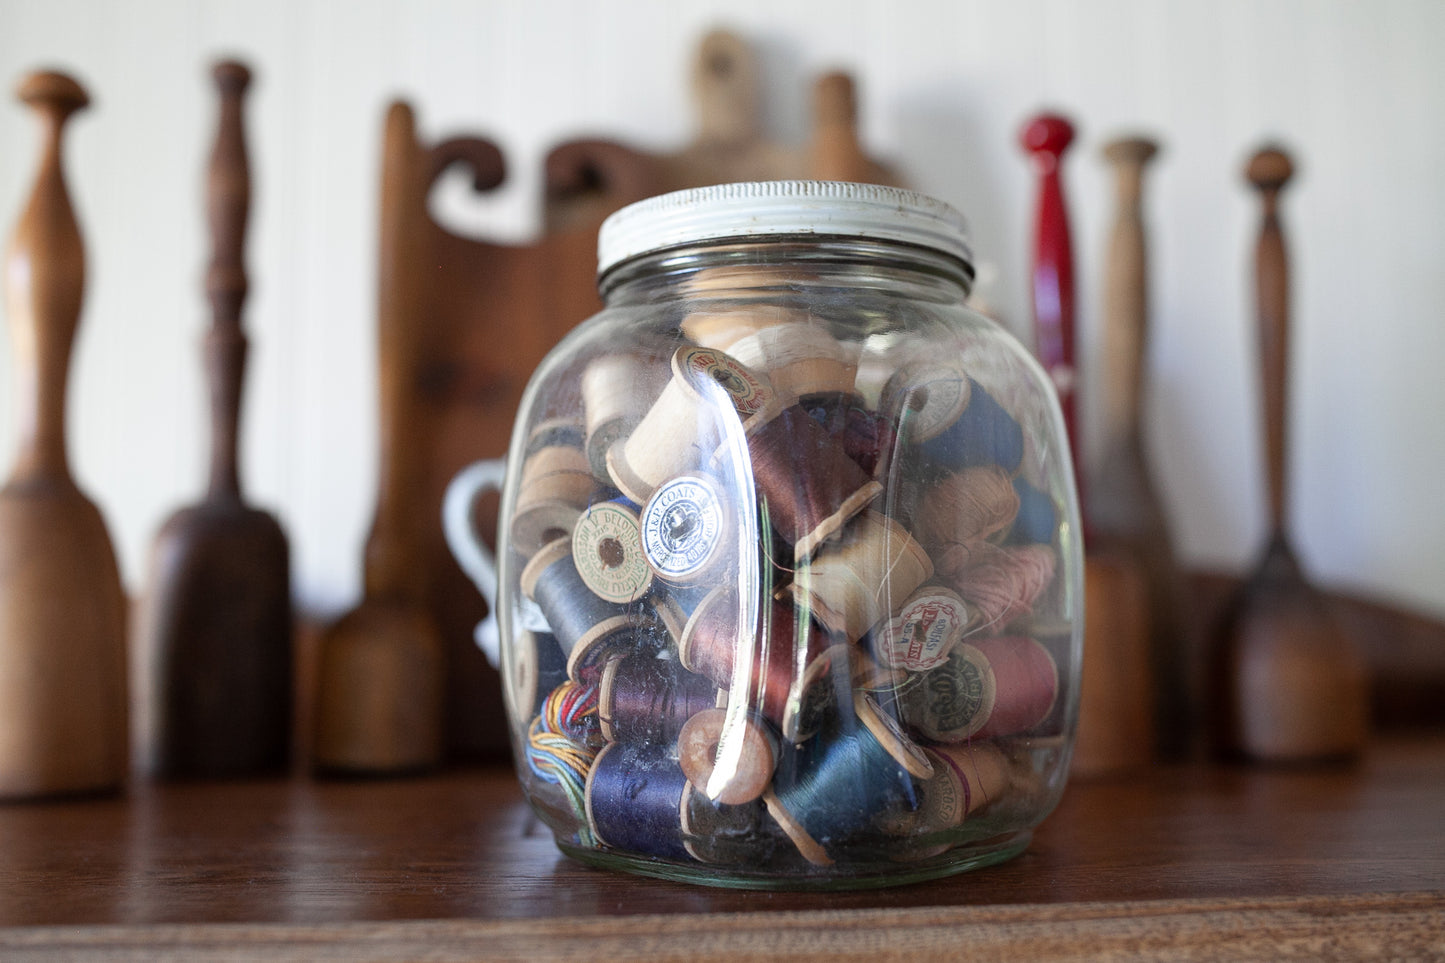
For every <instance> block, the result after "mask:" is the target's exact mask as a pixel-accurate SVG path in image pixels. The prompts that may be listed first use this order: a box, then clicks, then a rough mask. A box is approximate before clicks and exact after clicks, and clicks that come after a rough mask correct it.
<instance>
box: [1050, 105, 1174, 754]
mask: <svg viewBox="0 0 1445 963" xmlns="http://www.w3.org/2000/svg"><path fill="white" fill-rule="evenodd" d="M1073 139H1074V129H1073V126H1072V125H1071V124H1070V123H1069V122H1068V121H1067V120H1066V119H1065V118H1063V117H1060V116H1057V115H1053V114H1042V115H1040V116H1038V117H1035V118H1034V119H1032V120H1031V121H1030V122H1029V123H1028V124H1027V125H1026V126H1025V127H1024V130H1023V135H1022V143H1023V146H1024V149H1025V150H1027V151H1028V152H1029V153H1030V154H1031V155H1032V157H1033V161H1034V167H1035V170H1036V172H1037V174H1038V177H1039V191H1038V210H1037V217H1038V219H1037V226H1036V232H1035V258H1034V270H1033V294H1034V298H1033V304H1034V319H1035V325H1036V330H1037V337H1038V346H1037V351H1038V356H1039V360H1040V361H1041V362H1042V363H1043V366H1044V370H1046V371H1047V372H1048V373H1049V375H1050V377H1052V379H1053V381H1054V385H1055V387H1056V388H1057V389H1058V392H1059V403H1060V407H1061V408H1062V409H1063V415H1064V425H1065V428H1066V430H1067V432H1068V440H1069V447H1070V450H1071V452H1072V455H1073V459H1074V465H1075V472H1074V474H1075V478H1076V479H1077V480H1078V482H1079V488H1080V500H1081V502H1082V501H1083V499H1084V495H1085V486H1084V485H1083V483H1082V473H1081V471H1080V466H1081V465H1082V464H1083V459H1082V458H1081V457H1080V454H1081V452H1080V447H1079V435H1078V430H1077V415H1076V404H1075V394H1074V392H1075V388H1076V386H1077V384H1078V368H1077V365H1076V363H1075V355H1076V345H1075V334H1074V269H1073V248H1072V243H1071V240H1070V236H1069V222H1068V208H1067V205H1066V202H1065V198H1064V190H1063V181H1062V177H1061V165H1062V162H1063V155H1064V152H1065V150H1067V149H1068V147H1069V145H1070V144H1071V143H1072V142H1073ZM1084 529H1085V532H1084V539H1085V556H1084V660H1083V665H1082V666H1080V667H1078V668H1077V670H1076V671H1078V672H1079V675H1080V694H1079V726H1078V732H1077V736H1076V739H1075V742H1074V755H1073V762H1072V766H1071V771H1072V772H1073V773H1074V774H1076V775H1102V774H1105V773H1112V772H1117V771H1121V770H1125V769H1129V768H1132V767H1135V766H1139V765H1142V764H1145V763H1147V762H1149V761H1150V760H1151V759H1152V758H1153V752H1154V741H1155V737H1154V726H1153V720H1152V715H1151V713H1152V706H1153V696H1152V692H1153V688H1152V685H1151V684H1150V666H1149V652H1148V616H1149V613H1148V608H1147V605H1146V604H1145V599H1146V594H1145V592H1146V590H1145V587H1144V580H1143V574H1142V573H1141V572H1140V570H1139V567H1138V565H1137V564H1136V563H1135V561H1134V560H1133V559H1132V558H1131V557H1129V556H1128V555H1126V554H1123V553H1119V552H1115V551H1112V550H1108V549H1107V548H1105V547H1103V546H1096V545H1095V544H1094V543H1093V541H1092V539H1091V538H1090V523H1089V519H1088V517H1087V515H1086V516H1085V519H1084Z"/></svg>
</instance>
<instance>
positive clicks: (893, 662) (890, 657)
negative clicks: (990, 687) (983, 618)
mask: <svg viewBox="0 0 1445 963" xmlns="http://www.w3.org/2000/svg"><path fill="white" fill-rule="evenodd" d="M967 626H968V607H967V605H966V604H965V603H964V601H963V599H962V598H960V597H959V596H958V593H956V592H952V591H950V590H948V589H946V588H943V587H932V588H928V589H925V590H923V591H921V592H917V593H915V594H914V596H913V597H912V598H910V599H909V600H908V601H906V602H904V603H903V606H902V608H900V609H899V610H898V614H897V615H895V616H894V617H893V618H892V619H890V620H888V621H887V622H886V623H884V625H883V627H882V630H881V631H879V632H878V633H877V641H876V645H875V648H874V653H875V655H877V657H878V661H879V662H881V663H883V664H884V665H886V666H889V667H891V668H897V669H907V670H908V671H910V672H927V671H929V670H930V669H935V668H937V667H938V666H940V665H942V664H943V663H944V662H946V661H947V660H948V655H949V653H950V652H952V651H953V647H954V646H955V645H957V644H958V642H959V640H960V639H962V638H963V633H964V630H965V629H966V628H967Z"/></svg>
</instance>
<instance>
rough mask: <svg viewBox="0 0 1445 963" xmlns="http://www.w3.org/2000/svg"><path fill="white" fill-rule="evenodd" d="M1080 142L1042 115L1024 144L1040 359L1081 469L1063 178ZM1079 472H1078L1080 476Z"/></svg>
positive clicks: (1063, 123)
mask: <svg viewBox="0 0 1445 963" xmlns="http://www.w3.org/2000/svg"><path fill="white" fill-rule="evenodd" d="M1073 139H1074V128H1073V125H1072V124H1070V123H1069V122H1068V121H1067V120H1065V119H1064V118H1063V117H1060V116H1058V115H1056V114H1040V115H1039V116H1037V117H1035V118H1034V119H1033V120H1031V121H1029V123H1028V124H1026V125H1025V126H1024V129H1023V134H1022V137H1021V141H1022V143H1023V147H1024V149H1025V150H1027V151H1028V152H1029V154H1030V156H1031V157H1032V158H1033V163H1034V170H1035V172H1036V173H1037V174H1038V178H1039V180H1038V211H1037V214H1038V219H1037V221H1036V232H1035V235H1034V243H1035V246H1034V264H1033V272H1032V277H1033V305H1034V331H1035V336H1036V338H1037V339H1038V342H1037V348H1036V350H1037V352H1038V357H1039V361H1040V362H1042V364H1043V366H1044V369H1045V370H1046V371H1047V372H1048V373H1049V376H1050V377H1051V378H1053V381H1054V385H1055V387H1056V388H1057V389H1058V392H1059V405H1060V407H1061V408H1062V409H1063V413H1064V426H1065V428H1066V429H1067V431H1068V435H1069V447H1070V448H1071V450H1072V451H1073V454H1074V461H1075V465H1076V467H1077V466H1078V465H1079V464H1080V463H1081V459H1080V457H1079V438H1078V432H1077V419H1076V417H1075V406H1074V387H1075V383H1076V381H1077V369H1076V367H1075V364H1074V254H1073V248H1072V246H1071V244H1070V241H1069V215H1068V210H1067V208H1066V207H1065V203H1064V186H1063V180H1062V178H1061V177H1060V176H1059V169H1060V165H1061V164H1062V161H1063V156H1064V151H1065V150H1067V149H1068V146H1069V144H1070V143H1072V142H1073ZM1076 474H1077V472H1076Z"/></svg>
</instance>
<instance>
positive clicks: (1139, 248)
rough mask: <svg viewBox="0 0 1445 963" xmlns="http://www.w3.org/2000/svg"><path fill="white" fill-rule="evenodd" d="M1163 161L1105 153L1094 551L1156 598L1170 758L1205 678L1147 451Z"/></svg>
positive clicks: (1158, 672) (1147, 143) (1181, 748)
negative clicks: (1157, 166) (1155, 206)
mask: <svg viewBox="0 0 1445 963" xmlns="http://www.w3.org/2000/svg"><path fill="white" fill-rule="evenodd" d="M1157 152H1158V146H1157V145H1156V144H1155V143H1154V142H1153V141H1152V140H1149V139H1147V138H1140V137H1128V138H1122V139H1118V140H1115V141H1112V142H1111V143H1109V144H1107V145H1105V147H1104V156H1105V158H1106V159H1107V161H1108V163H1109V164H1110V166H1111V167H1112V168H1113V173H1114V178H1115V194H1116V203H1117V210H1116V214H1115V219H1114V224H1113V227H1112V229H1111V231H1110V234H1109V244H1108V252H1107V258H1106V262H1105V266H1104V292H1103V318H1102V327H1101V332H1100V340H1101V344H1102V347H1101V351H1100V354H1101V367H1102V372H1101V373H1102V374H1103V378H1102V380H1101V382H1100V399H1101V407H1102V409H1103V416H1104V417H1103V423H1104V428H1103V439H1104V445H1103V448H1102V451H1103V452H1104V458H1103V459H1102V460H1101V461H1099V462H1098V463H1097V464H1096V465H1093V466H1091V469H1092V471H1091V477H1090V480H1089V484H1088V486H1087V490H1088V495H1089V502H1088V505H1087V506H1085V513H1086V514H1087V516H1088V519H1089V535H1090V545H1091V547H1093V548H1097V549H1099V550H1101V551H1103V550H1107V551H1108V552H1110V553H1118V554H1121V555H1124V556H1127V557H1129V558H1130V559H1132V560H1133V563H1134V566H1135V567H1136V569H1137V570H1138V571H1139V572H1141V573H1142V574H1143V576H1144V582H1145V586H1144V587H1145V589H1146V591H1147V597H1148V609H1149V628H1150V640H1149V649H1150V661H1151V663H1152V666H1153V670H1152V674H1153V678H1154V681H1155V685H1154V686H1153V689H1154V692H1155V706H1154V719H1155V722H1156V725H1157V730H1158V733H1159V749H1160V750H1161V752H1162V753H1163V754H1164V755H1165V756H1166V757H1171V758H1172V757H1178V756H1180V755H1183V754H1186V753H1187V752H1188V750H1189V748H1190V743H1191V741H1192V736H1193V734H1194V733H1195V732H1196V730H1197V722H1198V720H1197V718H1196V711H1197V707H1198V703H1199V698H1198V694H1197V691H1196V690H1197V687H1198V679H1199V676H1200V674H1201V669H1200V667H1199V665H1198V652H1197V649H1198V646H1197V642H1196V640H1195V633H1194V631H1193V625H1194V623H1193V621H1192V609H1191V606H1190V601H1189V598H1188V594H1187V592H1186V590H1185V586H1184V580H1183V577H1182V574H1181V573H1180V570H1179V567H1178V564H1177V563H1176V560H1175V555H1174V548H1173V542H1172V540H1171V538H1170V533H1169V525H1168V522H1167V520H1166V516H1165V512H1164V506H1163V504H1162V502H1161V501H1160V498H1159V495H1158V492H1157V490H1156V488H1155V486H1154V479H1153V476H1152V474H1151V472H1150V470H1149V463H1148V458H1147V453H1146V446H1145V442H1144V426H1143V420H1142V415H1143V403H1142V399H1143V395H1144V370H1145V358H1146V356H1147V345H1148V333H1149V317H1148V316H1149V290H1148V289H1149V285H1148V249H1147V244H1146V238H1145V230H1144V217H1143V187H1144V184H1143V180H1144V170H1145V167H1146V166H1147V165H1148V163H1149V161H1150V160H1151V159H1152V158H1153V157H1154V155H1155V154H1156V153H1157Z"/></svg>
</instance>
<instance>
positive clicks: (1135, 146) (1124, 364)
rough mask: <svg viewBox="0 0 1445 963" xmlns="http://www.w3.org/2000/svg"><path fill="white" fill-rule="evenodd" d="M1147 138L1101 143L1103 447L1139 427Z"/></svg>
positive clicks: (1150, 146)
mask: <svg viewBox="0 0 1445 963" xmlns="http://www.w3.org/2000/svg"><path fill="white" fill-rule="evenodd" d="M1158 150H1159V147H1158V145H1157V144H1156V143H1155V142H1154V141H1152V140H1149V139H1148V138H1144V137H1127V138H1122V139H1119V140H1115V141H1111V142H1110V143H1108V144H1106V145H1105V146H1104V157H1105V159H1106V160H1107V161H1108V162H1109V164H1110V165H1111V166H1112V167H1113V169H1114V181H1115V194H1116V204H1117V210H1116V212H1115V216H1114V225H1113V228H1112V230H1111V231H1110V234H1109V248H1108V254H1107V258H1106V263H1105V266H1104V324H1103V337H1102V345H1103V356H1104V357H1103V370H1104V383H1103V387H1104V388H1105V390H1106V391H1108V393H1109V395H1110V398H1109V401H1108V403H1107V404H1106V406H1105V417H1104V437H1105V438H1106V439H1108V442H1107V443H1106V445H1105V450H1106V451H1112V450H1113V448H1114V446H1115V445H1116V444H1117V443H1119V442H1120V441H1121V440H1123V439H1126V438H1129V437H1131V436H1135V435H1137V433H1138V432H1139V430H1140V425H1139V421H1140V413H1141V411H1140V408H1141V398H1142V394H1143V390H1142V389H1143V381H1144V353H1145V350H1146V345H1147V344H1148V338H1149V258H1148V248H1147V241H1146V238H1145V234H1144V210H1143V207H1144V205H1143V188H1144V168H1145V166H1146V165H1147V164H1148V163H1149V161H1150V160H1151V159H1152V158H1153V157H1154V155H1155V154H1156V153H1158Z"/></svg>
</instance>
